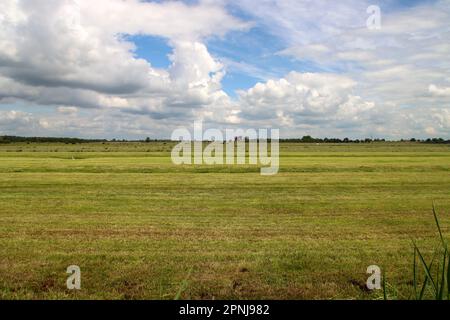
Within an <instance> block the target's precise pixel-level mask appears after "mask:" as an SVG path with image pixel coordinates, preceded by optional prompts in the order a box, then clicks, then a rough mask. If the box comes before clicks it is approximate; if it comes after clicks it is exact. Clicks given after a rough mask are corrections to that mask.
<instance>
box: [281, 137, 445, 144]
mask: <svg viewBox="0 0 450 320" xmlns="http://www.w3.org/2000/svg"><path fill="white" fill-rule="evenodd" d="M385 141H386V139H378V138H377V139H372V138H365V139H349V138H344V139H338V138H323V139H321V138H313V137H311V136H304V137H303V138H294V139H280V142H294V143H295V142H299V143H373V142H385ZM394 142H395V141H394ZM397 142H421V143H436V144H444V143H445V144H450V140H444V139H442V138H433V139H423V140H421V139H415V138H412V139H409V140H405V139H401V140H399V141H397Z"/></svg>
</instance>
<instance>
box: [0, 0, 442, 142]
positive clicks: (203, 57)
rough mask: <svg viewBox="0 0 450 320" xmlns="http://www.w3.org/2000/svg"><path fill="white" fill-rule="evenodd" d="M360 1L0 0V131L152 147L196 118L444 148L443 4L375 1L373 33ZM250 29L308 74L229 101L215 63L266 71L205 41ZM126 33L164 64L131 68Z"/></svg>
mask: <svg viewBox="0 0 450 320" xmlns="http://www.w3.org/2000/svg"><path fill="white" fill-rule="evenodd" d="M369 4H371V3H368V2H364V1H350V0H345V1H341V2H339V3H338V4H335V3H331V2H330V1H320V0H319V1H314V2H310V1H294V0H279V1H272V0H262V1H260V2H259V3H258V6H255V5H254V2H253V1H250V0H242V1H239V2H237V1H236V2H235V1H211V0H204V1H198V2H197V3H195V4H185V3H183V2H175V1H169V2H141V1H138V0H127V1H122V0H100V1H96V4H95V5H92V2H91V1H87V0H35V1H25V0H3V1H2V2H1V3H0V134H21V135H35V134H40V135H73V136H85V137H88V136H92V137H130V138H133V137H142V136H154V137H160V138H162V137H168V136H170V132H171V131H172V130H173V129H175V128H176V127H177V126H180V125H181V126H189V125H190V124H191V123H192V122H193V121H194V120H200V119H202V120H204V121H205V122H206V123H207V125H208V126H215V127H226V126H241V127H251V126H253V127H254V126H257V127H277V128H281V129H282V130H281V133H282V135H283V136H285V137H295V136H298V135H302V134H313V135H316V136H325V135H328V136H339V137H343V136H349V137H364V136H370V135H372V136H380V137H388V138H390V137H392V138H399V137H412V136H415V137H425V136H431V135H432V136H435V135H440V136H444V137H450V91H449V90H450V58H449V57H450V1H449V0H440V1H431V2H430V1H424V2H423V3H416V4H415V5H414V6H411V7H400V8H399V7H396V8H394V7H393V6H392V4H391V2H389V1H384V2H383V1H382V28H381V29H380V30H376V31H375V30H368V29H367V28H366V25H365V23H366V19H367V17H368V14H367V13H366V9H367V7H368V6H369ZM254 28H260V29H264V30H265V31H266V32H268V33H270V34H272V36H273V37H277V38H279V40H280V43H283V45H284V48H283V49H282V50H277V51H275V50H274V51H273V52H271V55H273V56H274V57H281V58H282V59H286V61H297V62H299V63H300V64H311V65H315V66H317V68H316V70H315V71H312V72H311V71H310V72H306V71H304V70H301V69H300V70H299V69H298V68H296V67H295V66H296V65H294V64H293V65H292V69H291V70H290V72H288V73H286V74H285V75H284V76H283V77H279V78H276V77H273V76H270V78H269V79H267V80H265V81H262V82H260V83H256V84H254V86H253V87H251V88H249V89H247V90H244V89H241V90H238V92H237V94H236V97H231V96H230V95H229V94H228V93H227V92H226V90H224V88H223V79H224V77H225V76H226V73H227V66H233V67H234V68H242V70H243V71H242V72H246V73H248V74H249V75H254V74H267V75H270V74H274V73H275V72H272V68H276V66H272V65H267V66H264V69H265V70H261V67H260V66H256V65H254V64H253V63H252V61H251V59H250V61H236V60H233V59H231V58H230V57H225V56H224V57H221V56H214V55H212V54H211V52H210V51H209V49H208V43H209V42H210V41H211V40H214V41H216V42H217V41H218V42H222V45H223V46H224V47H227V35H229V34H233V33H240V34H246V33H248V32H250V31H251V30H253V29H254ZM130 35H131V36H132V35H140V36H156V37H162V38H164V39H165V41H166V42H167V44H168V45H169V46H170V47H171V49H172V53H171V54H170V55H169V57H168V59H169V61H170V65H169V67H168V68H157V67H154V66H153V65H152V61H151V60H150V61H149V60H146V59H142V58H140V57H139V56H138V55H137V54H136V49H137V48H136V45H135V43H133V42H132V41H131V40H129V38H128V36H130ZM255 59H256V57H255ZM258 77H259V76H258ZM17 105H20V106H21V107H20V108H17V107H16V106H17ZM49 107H50V108H51V110H53V111H52V112H42V110H43V108H45V109H46V110H48V108H49Z"/></svg>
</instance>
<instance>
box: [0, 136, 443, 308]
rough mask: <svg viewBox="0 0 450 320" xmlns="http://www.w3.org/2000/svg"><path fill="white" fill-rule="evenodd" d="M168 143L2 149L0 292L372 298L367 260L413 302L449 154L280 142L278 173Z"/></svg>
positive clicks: (436, 149) (7, 295)
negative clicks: (212, 159) (74, 269)
mask: <svg viewBox="0 0 450 320" xmlns="http://www.w3.org/2000/svg"><path fill="white" fill-rule="evenodd" d="M106 148H107V149H106ZM170 149H171V145H170V144H162V143H150V144H145V143H135V144H133V143H128V144H127V143H125V144H123V143H116V144H83V145H58V144H49V145H45V144H17V145H6V146H0V203H1V205H0V298H3V299H17V298H27V299H56V298H67V299H73V298H75V299H84V298H89V299H101V298H106V299H173V298H174V297H180V298H193V299H212V298H215V299H221V298H223V299H262V298H273V299H288V298H291V299H310V298H311V299H340V298H344V299H374V298H380V297H382V293H380V292H372V293H370V292H367V290H366V289H365V287H364V285H365V281H366V279H367V277H368V275H366V274H365V272H366V269H367V266H369V265H372V264H376V265H379V266H380V267H382V269H383V271H385V272H386V273H388V274H389V282H390V284H392V286H395V288H396V289H397V290H398V296H399V298H408V297H410V295H411V292H412V288H413V286H412V283H411V254H412V253H413V250H412V248H411V238H413V239H415V240H416V242H417V243H418V245H420V247H421V252H422V254H423V255H424V256H425V257H426V256H427V255H431V253H432V252H433V249H434V248H435V246H436V245H438V244H439V243H438V241H439V240H436V233H435V231H436V230H435V225H434V220H433V217H432V214H431V213H430V208H431V204H432V202H433V201H434V202H435V203H436V205H437V208H438V210H439V212H441V215H440V220H441V225H442V231H443V233H444V234H448V232H447V231H448V229H446V228H445V227H446V226H449V225H450V217H449V216H448V214H447V213H448V212H449V209H450V197H449V187H450V174H449V173H450V148H449V147H448V146H445V145H439V146H434V145H433V146H430V145H421V144H408V143H404V144H389V143H385V144H368V145H315V144H311V145H308V144H284V145H282V146H281V150H282V159H281V170H280V174H278V175H276V176H273V177H262V176H260V175H259V169H258V168H256V167H250V166H239V167H226V166H219V167H190V166H189V167H176V166H173V165H172V164H171V161H170V157H169V152H170ZM72 264H76V265H79V266H80V267H81V270H82V290H81V291H78V292H73V291H68V290H67V289H66V288H65V282H66V278H67V276H68V275H67V274H66V273H65V271H66V268H67V266H69V265H72ZM180 287H183V288H182V289H183V290H182V292H180Z"/></svg>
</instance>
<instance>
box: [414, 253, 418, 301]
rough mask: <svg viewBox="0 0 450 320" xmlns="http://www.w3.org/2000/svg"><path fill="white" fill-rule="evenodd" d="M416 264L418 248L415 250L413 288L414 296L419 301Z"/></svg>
mask: <svg viewBox="0 0 450 320" xmlns="http://www.w3.org/2000/svg"><path fill="white" fill-rule="evenodd" d="M416 263H417V250H416V248H414V261H413V286H414V296H415V297H416V300H418V298H419V296H418V295H417V270H416Z"/></svg>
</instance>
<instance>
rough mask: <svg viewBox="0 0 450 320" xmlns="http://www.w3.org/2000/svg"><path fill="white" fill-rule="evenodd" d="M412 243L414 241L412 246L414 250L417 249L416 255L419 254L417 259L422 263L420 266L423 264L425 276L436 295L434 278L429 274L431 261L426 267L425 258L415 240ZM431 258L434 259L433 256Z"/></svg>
mask: <svg viewBox="0 0 450 320" xmlns="http://www.w3.org/2000/svg"><path fill="white" fill-rule="evenodd" d="M413 243H414V247H415V248H416V250H417V254H418V256H419V261H420V262H421V263H422V266H423V268H424V270H425V275H426V277H427V278H428V279H429V280H430V282H431V285H432V287H433V290H434V294H435V295H436V296H437V293H438V290H437V287H436V284H435V282H434V280H433V276H432V275H431V272H430V269H431V265H432V263H433V261H431V263H430V267H428V266H427V264H426V262H425V259H424V258H423V256H422V254H421V253H420V250H419V248H418V247H417V245H416V243H415V242H413ZM433 260H434V258H433Z"/></svg>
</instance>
